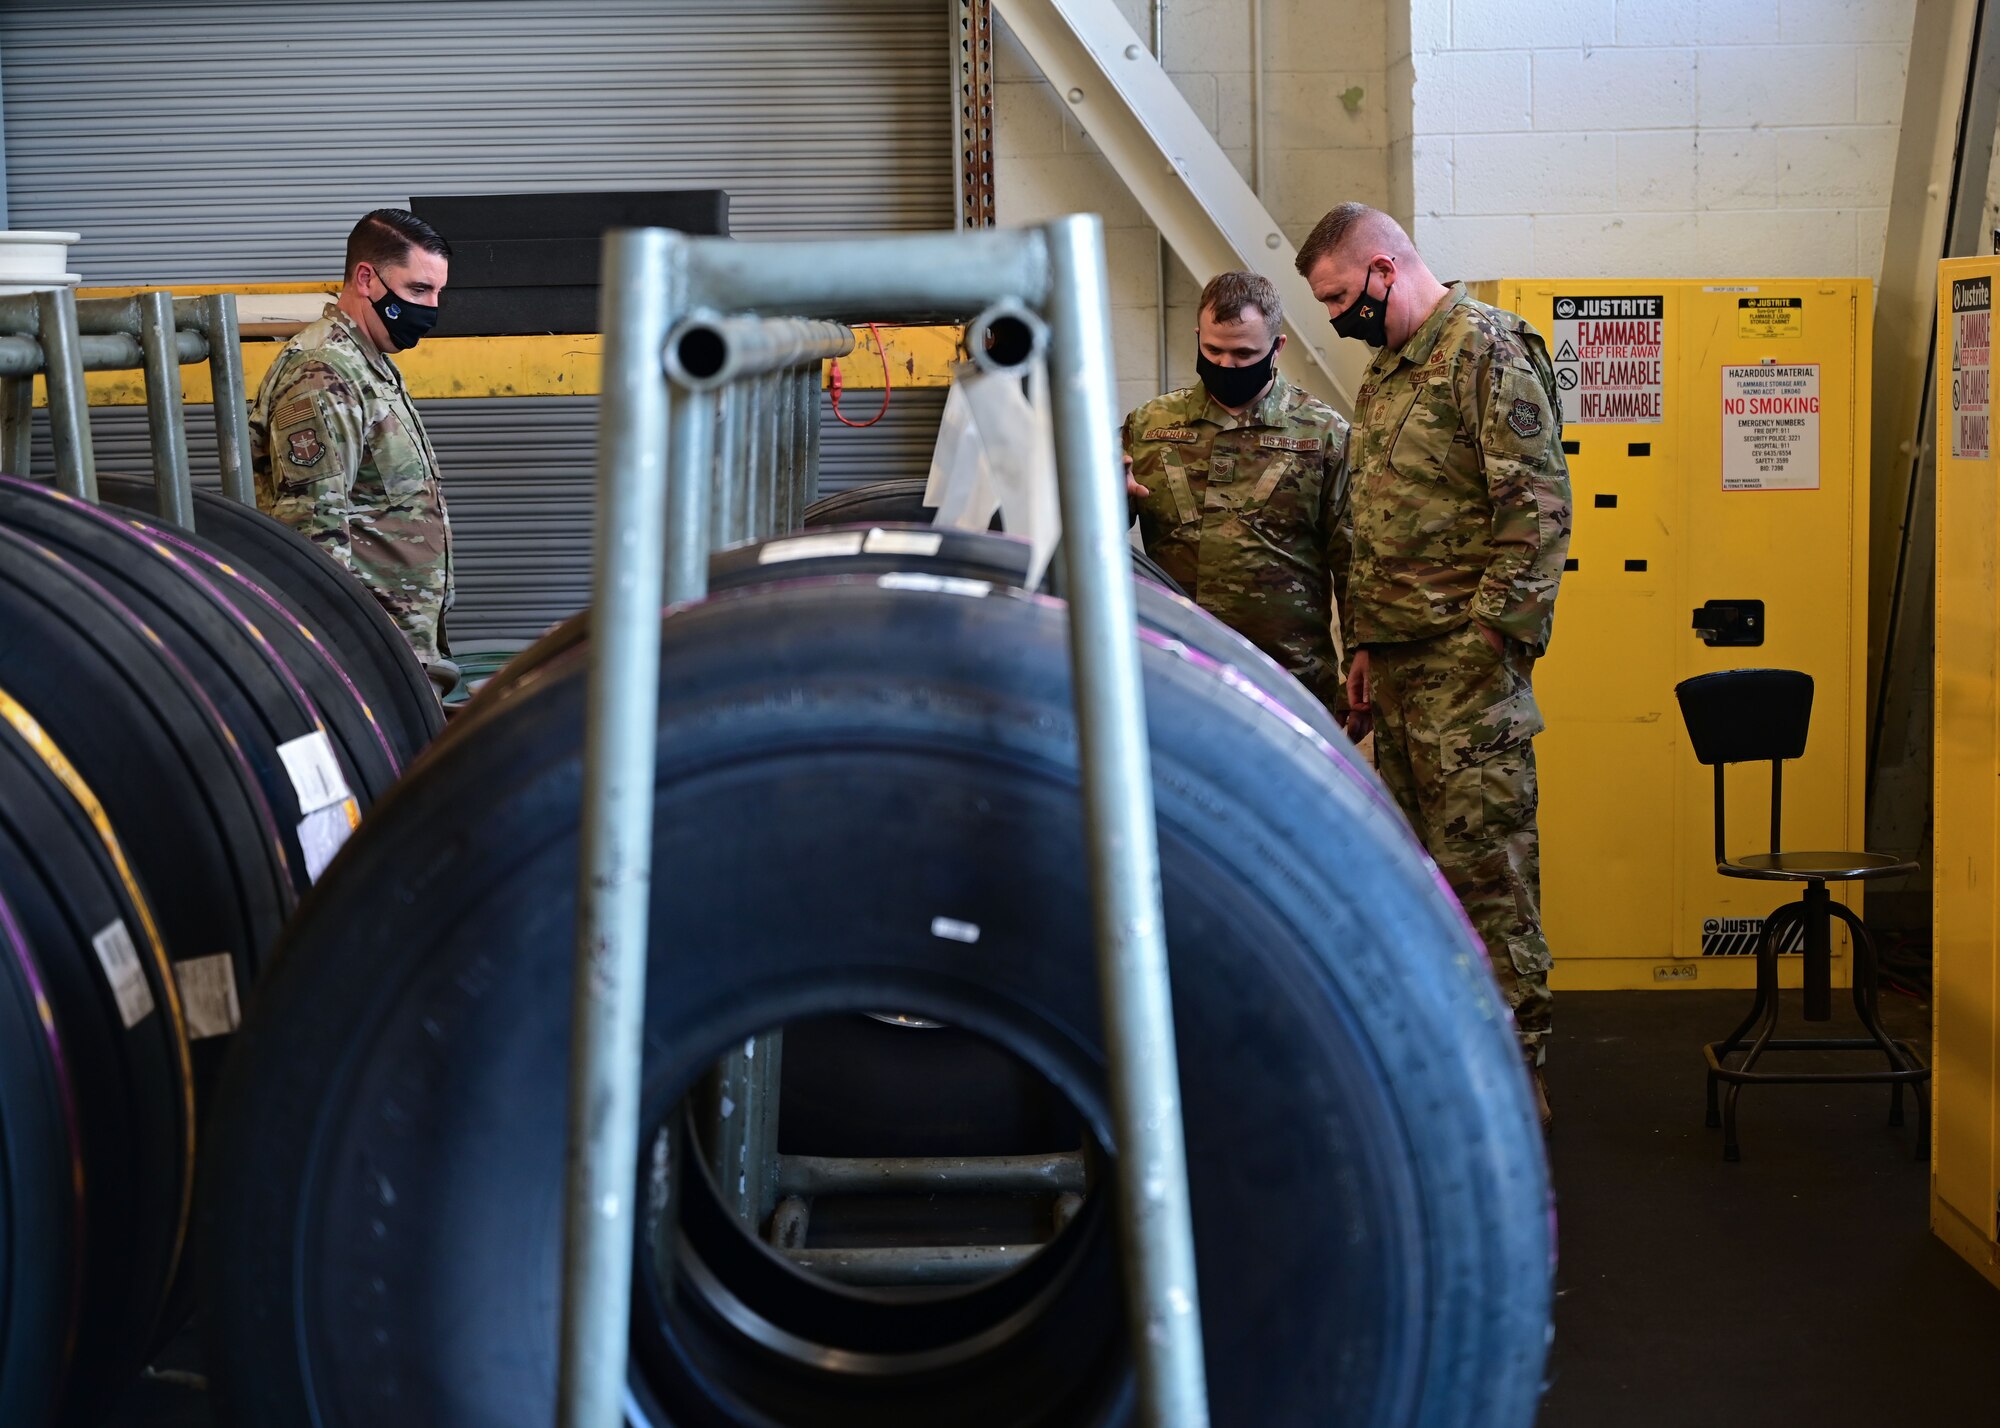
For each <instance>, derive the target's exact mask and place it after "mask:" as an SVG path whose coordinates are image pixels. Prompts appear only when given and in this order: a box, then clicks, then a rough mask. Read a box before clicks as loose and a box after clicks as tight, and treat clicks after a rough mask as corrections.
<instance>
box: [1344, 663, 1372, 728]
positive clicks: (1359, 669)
mask: <svg viewBox="0 0 2000 1428" xmlns="http://www.w3.org/2000/svg"><path fill="white" fill-rule="evenodd" d="M1369 693H1370V690H1369V687H1368V651H1367V650H1356V651H1355V652H1354V654H1353V655H1352V656H1351V657H1350V658H1349V660H1348V662H1347V737H1348V738H1350V739H1352V740H1353V741H1354V742H1355V743H1357V744H1358V743H1360V742H1361V741H1362V740H1363V739H1365V738H1367V737H1368V731H1369V730H1370V729H1372V728H1374V727H1375V706H1374V705H1373V704H1372V703H1370V702H1369Z"/></svg>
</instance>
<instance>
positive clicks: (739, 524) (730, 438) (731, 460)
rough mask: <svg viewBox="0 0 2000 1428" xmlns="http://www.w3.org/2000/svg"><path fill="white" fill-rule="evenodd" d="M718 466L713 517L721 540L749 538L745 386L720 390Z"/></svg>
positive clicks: (729, 542)
mask: <svg viewBox="0 0 2000 1428" xmlns="http://www.w3.org/2000/svg"><path fill="white" fill-rule="evenodd" d="M717 400H718V401H719V402H720V404H721V411H720V412H719V413H718V415H717V418H716V420H717V423H718V425H717V429H716V438H715V468H714V476H713V478H712V480H711V482H710V488H709V498H708V500H709V519H710V520H711V521H713V522H714V524H715V536H716V540H717V542H718V543H719V544H722V545H735V544H736V543H737V542H739V541H743V540H748V539H749V532H748V531H747V530H746V529H745V516H744V501H743V472H742V466H743V439H744V436H745V434H746V433H745V432H744V430H743V388H742V387H740V386H734V385H731V386H727V387H724V388H723V389H722V390H721V392H719V393H717Z"/></svg>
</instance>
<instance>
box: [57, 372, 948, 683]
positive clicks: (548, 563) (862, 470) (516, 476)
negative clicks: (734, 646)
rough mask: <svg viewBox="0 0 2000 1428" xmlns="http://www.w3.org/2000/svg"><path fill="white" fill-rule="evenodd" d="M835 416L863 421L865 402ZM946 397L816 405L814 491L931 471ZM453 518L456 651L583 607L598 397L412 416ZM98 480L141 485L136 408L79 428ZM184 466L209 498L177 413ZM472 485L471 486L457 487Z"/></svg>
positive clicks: (206, 420)
mask: <svg viewBox="0 0 2000 1428" xmlns="http://www.w3.org/2000/svg"><path fill="white" fill-rule="evenodd" d="M854 395H855V403H854V406H853V407H850V406H849V405H848V403H847V402H846V401H844V400H843V401H842V403H841V409H842V410H843V411H846V412H847V414H848V415H849V416H850V417H853V416H854V414H855V410H856V409H859V411H860V412H861V417H862V419H866V418H867V417H869V416H872V415H874V412H875V402H876V401H877V400H878V398H877V396H876V394H875V393H873V392H857V393H855V394H854ZM944 395H945V394H944V392H943V391H941V390H939V389H936V388H929V389H912V390H910V391H907V392H898V393H896V394H895V396H894V398H893V399H892V400H891V402H890V406H889V414H888V415H887V416H886V417H884V418H883V420H882V421H881V422H880V423H879V424H878V425H876V426H873V427H868V428H866V429H861V430H857V429H854V428H851V427H846V426H842V425H841V424H840V423H838V422H836V421H835V420H834V419H833V413H832V411H831V409H830V408H829V407H828V406H827V404H826V403H825V402H824V401H822V402H821V404H820V433H821V461H820V491H821V492H822V493H823V494H824V493H831V492H833V491H844V490H846V489H847V488H848V487H849V486H858V485H862V484H864V483H866V482H869V481H886V480H892V479H895V478H898V477H910V476H923V475H925V474H926V473H928V472H929V470H930V458H931V446H932V444H933V443H934V442H935V440H936V438H937V424H938V417H939V415H940V414H941V413H942V412H943V410H944ZM423 414H424V424H425V427H426V429H427V430H428V431H429V432H430V434H431V440H432V442H433V444H434V445H435V446H436V447H437V452H438V461H439V463H440V465H442V466H443V468H444V472H445V493H446V499H447V500H448V501H449V502H450V504H451V523H452V534H453V538H454V549H455V551H456V554H457V559H458V604H457V607H456V608H455V609H454V610H453V611H452V614H451V637H452V639H453V641H454V642H456V643H469V642H478V641H484V640H508V641H516V642H519V641H526V640H531V639H533V638H534V637H535V636H536V635H538V634H540V633H541V632H542V631H543V630H545V629H547V628H548V627H549V626H550V625H552V624H554V623H555V622H556V621H558V620H560V619H562V618H563V617H564V616H565V615H568V614H570V613H571V612H572V611H575V610H579V609H581V608H582V607H583V606H584V605H586V604H588V603H589V601H590V521H591V511H592V500H591V495H592V483H593V481H594V480H595V471H594V468H593V465H592V459H591V454H592V451H593V448H594V443H595V441H596V422H597V399H596V398H595V397H496V398H486V399H481V400H464V399H460V400H453V401H434V402H425V403H424V404H423ZM35 415H36V420H35V457H34V459H35V470H36V471H38V472H41V473H43V474H46V473H48V472H50V471H53V470H54V469H55V460H54V455H53V452H52V451H51V449H50V446H49V438H48V424H47V421H46V417H45V414H44V413H41V412H37V413H36V414H35ZM90 427H91V439H92V443H93V449H94V450H95V452H96V455H97V469H98V470H99V471H101V472H104V473H106V474H108V475H110V474H115V475H132V476H149V475H151V473H152V456H151V451H150V448H149V446H148V445H147V437H146V412H145V408H143V407H99V408H97V409H96V410H94V411H93V412H92V413H91V414H90ZM188 456H189V459H190V461H191V462H192V464H193V467H194V470H195V471H196V473H197V476H198V484H201V485H205V486H207V487H209V488H210V489H214V488H215V487H216V486H217V485H218V484H219V482H218V480H217V478H216V475H215V472H216V464H215V424H214V421H213V419H212V417H211V416H210V412H209V408H208V407H206V406H200V407H190V408H189V409H188ZM467 473H471V474H469V475H468V474H467Z"/></svg>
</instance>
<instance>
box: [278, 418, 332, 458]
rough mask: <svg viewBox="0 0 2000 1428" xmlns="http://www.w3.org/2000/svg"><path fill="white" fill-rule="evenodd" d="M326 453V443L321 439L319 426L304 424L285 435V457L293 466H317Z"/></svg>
mask: <svg viewBox="0 0 2000 1428" xmlns="http://www.w3.org/2000/svg"><path fill="white" fill-rule="evenodd" d="M325 455H326V443H325V442H323V441H321V440H320V439H319V428H318V427H316V426H302V427H300V428H298V430H296V431H293V432H288V433H287V434H286V436H285V459H286V460H287V461H288V462H289V463H290V464H291V465H293V466H315V465H318V464H319V459H320V458H321V457H322V456H325Z"/></svg>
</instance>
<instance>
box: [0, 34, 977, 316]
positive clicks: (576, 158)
mask: <svg viewBox="0 0 2000 1428" xmlns="http://www.w3.org/2000/svg"><path fill="white" fill-rule="evenodd" d="M949 9H950V7H949V5H947V4H946V3H945V0H566V3H563V4H550V3H548V0H481V2H480V3H478V4H469V3H439V0H412V3H387V2H386V0H361V3H325V0H317V3H316V2H315V0H291V2H290V3H272V0H223V3H210V4H200V5H196V4H176V3H151V4H148V3H131V0H125V3H78V0H62V3H46V0H44V2H43V3H19V0H15V3H9V4H6V5H4V6H0V97H4V101H5V104H6V136H7V155H6V159H7V171H8V172H7V187H8V196H9V218H10V221H11V222H12V224H13V226H14V227H16V228H56V229H75V230H77V231H80V232H81V233H82V234H83V235H84V242H83V243H82V245H80V246H79V247H78V248H77V249H76V250H75V251H74V253H73V254H72V257H73V258H74V262H75V269H76V271H77V272H79V273H81V274H83V278H84V281H85V282H86V283H95V284H109V283H153V282H167V281H175V282H197V281H207V282H290V281H300V282H303V281H310V280H313V279H318V278H325V277H328V276H330V275H337V274H338V272H339V269H340V261H341V245H342V243H343V241H344V240H345V238H346V236H347V230H348V229H349V228H351V227H352V226H353V225H354V220H355V219H356V218H358V217H359V216H360V215H361V214H363V213H365V212H366V211H367V210H369V209H371V208H378V207H381V206H383V205H390V204H403V203H406V202H408V200H409V198H410V196H411V195H412V194H413V193H533V192H536V191H563V190H576V189H615V188H723V189H727V190H728V191H729V192H730V194H731V208H732V213H733V231H734V232H736V233H737V234H738V235H739V236H743V237H752V238H755V237H771V236H777V235H784V234H806V233H824V232H865V231H906V230H912V229H939V228H949V227H951V226H952V221H953V212H954V204H953V192H952V126H951V116H952V88H951V86H952V83H953V81H952V75H951V69H950V52H949V50H948V47H947V45H948V41H947V30H946V20H947V11H948V10H949ZM447 236H449V235H447Z"/></svg>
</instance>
